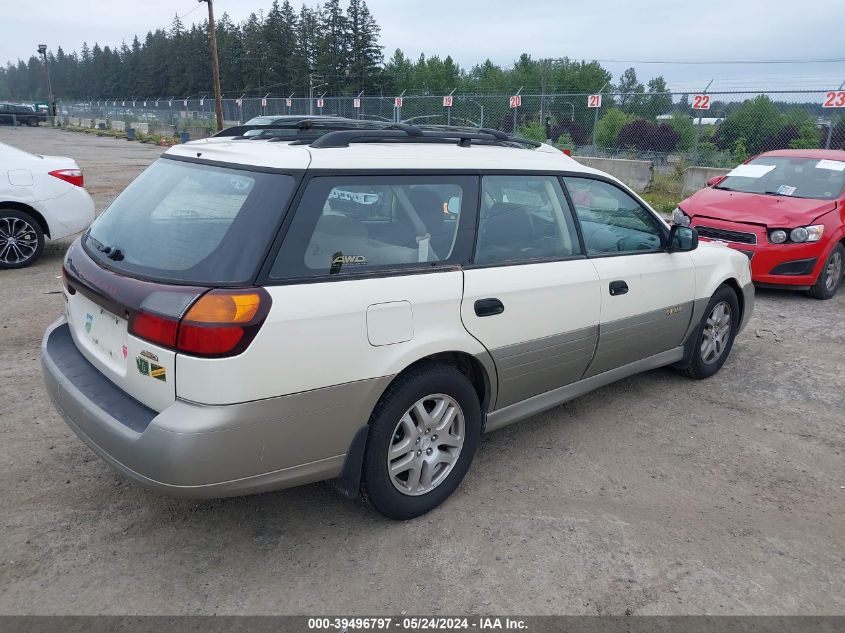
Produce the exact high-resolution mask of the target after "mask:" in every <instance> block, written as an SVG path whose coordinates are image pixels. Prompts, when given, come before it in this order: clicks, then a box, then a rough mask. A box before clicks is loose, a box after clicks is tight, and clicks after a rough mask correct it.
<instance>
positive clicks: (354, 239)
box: [270, 176, 478, 279]
mask: <svg viewBox="0 0 845 633" xmlns="http://www.w3.org/2000/svg"><path fill="white" fill-rule="evenodd" d="M477 182H478V181H477V178H476V177H474V176H354V177H353V176H348V177H330V176H320V177H315V178H312V179H311V180H310V181H309V182H308V184H307V187H306V190H305V193H304V194H303V196H302V199H301V200H300V202H299V204H298V206H297V209H296V211H295V213H294V216H293V220H292V222H291V225H290V227H289V229H288V232H287V235H286V236H285V240H284V242H283V243H282V246H281V249H280V251H279V254H278V256H277V257H276V260H275V262H274V264H273V266H272V268H271V271H270V277H271V278H272V279H297V278H308V277H321V276H326V275H328V276H334V275H338V276H344V275H348V274H355V273H372V272H376V271H384V270H393V269H398V270H401V269H408V268H423V269H431V268H435V267H437V266H438V265H440V264H444V263H460V262H463V261H466V260H467V259H468V258H469V252H470V250H471V246H472V238H473V233H474V222H475V210H476V200H477V189H478V185H477Z"/></svg>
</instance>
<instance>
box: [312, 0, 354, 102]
mask: <svg viewBox="0 0 845 633" xmlns="http://www.w3.org/2000/svg"><path fill="white" fill-rule="evenodd" d="M347 24H348V20H347V18H346V16H345V15H344V14H343V9H341V7H340V0H327V2H326V4H325V5H323V7H322V9H321V11H320V16H319V30H318V33H317V38H316V45H317V46H316V59H315V69H316V71H317V75H319V76H320V77H321V78H322V80H323V82H324V83H325V84H326V89H327V90H328V91H329V92H331V93H339V92H340V91H341V90H342V89H343V88H344V87H345V86H346V79H347V72H348V70H349V58H350V53H349V28H348V26H347Z"/></svg>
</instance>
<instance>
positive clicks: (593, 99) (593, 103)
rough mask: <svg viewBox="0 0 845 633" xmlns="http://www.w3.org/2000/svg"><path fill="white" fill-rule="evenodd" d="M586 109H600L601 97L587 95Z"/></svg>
mask: <svg viewBox="0 0 845 633" xmlns="http://www.w3.org/2000/svg"><path fill="white" fill-rule="evenodd" d="M587 107H588V108H600V107H601V95H600V94H599V95H589V96H588V97H587Z"/></svg>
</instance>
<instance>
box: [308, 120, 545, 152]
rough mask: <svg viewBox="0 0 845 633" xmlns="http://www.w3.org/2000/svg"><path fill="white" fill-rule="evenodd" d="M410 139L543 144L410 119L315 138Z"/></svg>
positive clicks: (322, 143) (328, 141)
mask: <svg viewBox="0 0 845 633" xmlns="http://www.w3.org/2000/svg"><path fill="white" fill-rule="evenodd" d="M385 141H387V142H390V143H395V142H400V143H401V142H409V143H454V142H457V144H458V145H459V146H461V147H469V146H471V145H472V144H473V143H474V142H475V143H479V144H483V145H507V146H510V147H520V146H522V147H524V146H528V147H540V146H541V145H542V143H540V142H538V141H533V140H529V139H525V138H519V137H516V136H508V135H507V134H505V133H504V132H501V131H499V130H492V129H490V128H470V127H467V128H461V127H451V126H437V125H427V126H416V125H408V124H406V123H393V124H387V125H384V126H381V127H377V128H373V127H372V126H370V127H361V128H353V129H345V130H337V131H332V132H328V133H326V134H323V135H322V136H320V137H319V138H317V139H315V140H313V141H311V142H310V143H309V145H310V146H311V147H314V148H330V147H331V148H340V147H349V144H350V143H378V142H385ZM307 142H308V141H306V140H305V139H302V140H298V141H294V144H305V143H307Z"/></svg>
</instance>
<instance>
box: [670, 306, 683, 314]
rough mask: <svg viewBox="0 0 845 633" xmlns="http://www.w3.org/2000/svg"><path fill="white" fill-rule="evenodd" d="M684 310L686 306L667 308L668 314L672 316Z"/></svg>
mask: <svg viewBox="0 0 845 633" xmlns="http://www.w3.org/2000/svg"><path fill="white" fill-rule="evenodd" d="M683 311H684V306H673V307H671V308H669V309H668V310H666V316H672V315H673V314H679V313H681V312H683Z"/></svg>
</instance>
